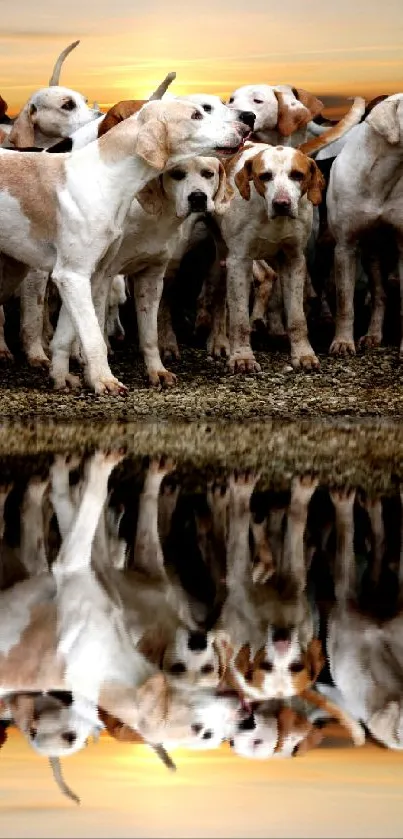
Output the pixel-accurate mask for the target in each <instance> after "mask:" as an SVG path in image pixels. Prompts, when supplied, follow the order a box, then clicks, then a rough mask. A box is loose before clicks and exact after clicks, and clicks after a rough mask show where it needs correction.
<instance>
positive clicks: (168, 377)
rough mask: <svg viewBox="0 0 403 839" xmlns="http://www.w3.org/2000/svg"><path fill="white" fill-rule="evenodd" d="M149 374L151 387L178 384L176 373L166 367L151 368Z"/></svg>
mask: <svg viewBox="0 0 403 839" xmlns="http://www.w3.org/2000/svg"><path fill="white" fill-rule="evenodd" d="M147 375H148V381H149V383H150V385H151V387H174V385H176V381H177V379H176V376H175V373H171V371H170V370H165V368H164V367H162V368H161V369H160V370H149V371H148V374H147Z"/></svg>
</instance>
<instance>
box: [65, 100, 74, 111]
mask: <svg viewBox="0 0 403 839" xmlns="http://www.w3.org/2000/svg"><path fill="white" fill-rule="evenodd" d="M75 107H76V103H75V102H74V99H68V100H67V102H64V103H63V105H62V110H63V111H74V108H75Z"/></svg>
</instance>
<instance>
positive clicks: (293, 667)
mask: <svg viewBox="0 0 403 839" xmlns="http://www.w3.org/2000/svg"><path fill="white" fill-rule="evenodd" d="M304 669H305V666H304V665H303V664H302V662H301V661H294V662H293V663H292V664H290V667H289V670H290V671H291V673H302V671H303V670H304Z"/></svg>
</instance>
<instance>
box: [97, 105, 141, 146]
mask: <svg viewBox="0 0 403 839" xmlns="http://www.w3.org/2000/svg"><path fill="white" fill-rule="evenodd" d="M146 102H147V99H122V101H121V102H117V103H116V105H113V106H112V108H110V109H109V111H107V113H106V114H105V119H103V120H102V122H101V123H100V125H99V128H98V139H99V137H103V135H104V134H106V133H107V132H108V131H110V130H111V128H114V127H115V125H118V124H119V122H123V120H125V119H128V118H129V117H132V116H133V114H137V113H138V111H139V110H140V108H142V107H143V105H145V103H146Z"/></svg>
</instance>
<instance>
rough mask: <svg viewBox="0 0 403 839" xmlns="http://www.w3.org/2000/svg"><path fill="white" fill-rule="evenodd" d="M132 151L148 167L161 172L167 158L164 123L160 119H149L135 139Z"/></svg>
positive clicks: (166, 133)
mask: <svg viewBox="0 0 403 839" xmlns="http://www.w3.org/2000/svg"><path fill="white" fill-rule="evenodd" d="M134 151H135V154H137V156H138V157H141V158H142V160H145V162H146V163H148V165H149V166H152V167H153V169H159V171H160V172H161V171H162V170H163V169H164V168H165V167H166V165H167V162H168V158H169V141H168V130H167V126H166V123H165V122H164V121H163V120H162V119H150V121H149V122H146V123H145V124H144V125H142V126H141V127H140V129H139V133H138V135H137V138H136V142H135V146H134Z"/></svg>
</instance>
